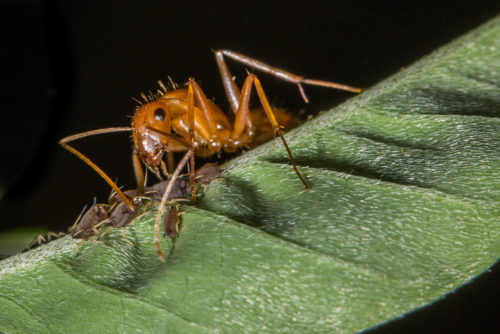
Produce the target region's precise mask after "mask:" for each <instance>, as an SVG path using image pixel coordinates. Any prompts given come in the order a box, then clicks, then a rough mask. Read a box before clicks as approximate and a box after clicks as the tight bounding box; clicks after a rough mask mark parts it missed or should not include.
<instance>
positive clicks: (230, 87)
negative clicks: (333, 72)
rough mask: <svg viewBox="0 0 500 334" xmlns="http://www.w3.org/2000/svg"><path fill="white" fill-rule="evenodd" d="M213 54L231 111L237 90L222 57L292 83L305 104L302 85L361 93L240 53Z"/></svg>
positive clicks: (342, 85) (236, 97) (221, 51)
mask: <svg viewBox="0 0 500 334" xmlns="http://www.w3.org/2000/svg"><path fill="white" fill-rule="evenodd" d="M214 53H215V59H216V61H217V65H218V66H219V71H220V75H221V78H222V83H223V85H224V89H225V90H226V95H227V97H228V99H229V103H230V104H231V107H232V108H233V111H235V110H236V109H238V105H237V103H238V96H239V94H238V88H237V87H236V84H235V83H234V81H233V78H232V76H231V73H230V72H229V69H228V68H227V65H226V63H225V60H224V56H225V57H228V58H229V59H232V60H234V61H236V62H238V63H241V64H243V65H247V66H249V67H252V68H255V69H256V70H259V71H261V72H264V73H268V74H271V75H273V76H275V77H277V78H279V79H281V80H284V81H288V82H291V83H294V84H296V85H297V87H298V88H299V91H300V95H302V98H303V99H304V101H305V102H306V103H308V102H309V99H308V98H307V96H306V93H305V92H304V88H303V87H302V84H307V85H313V86H322V87H327V88H333V89H340V90H345V91H348V92H353V93H361V89H360V88H356V87H351V86H347V85H344V84H339V83H336V82H330V81H322V80H314V79H306V78H304V77H302V76H299V75H296V74H293V73H290V72H287V71H284V70H282V69H279V68H277V67H274V66H270V65H268V64H266V63H263V62H261V61H258V60H256V59H253V58H250V57H247V56H245V55H242V54H241V53H237V52H233V51H229V50H216V51H214Z"/></svg>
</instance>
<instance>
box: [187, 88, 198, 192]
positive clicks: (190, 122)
mask: <svg viewBox="0 0 500 334" xmlns="http://www.w3.org/2000/svg"><path fill="white" fill-rule="evenodd" d="M193 83H194V80H193V79H189V84H188V94H187V99H188V127H189V144H190V146H191V160H190V180H191V197H192V198H193V202H194V201H196V190H195V188H194V90H193Z"/></svg>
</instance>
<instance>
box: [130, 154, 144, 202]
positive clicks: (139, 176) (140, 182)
mask: <svg viewBox="0 0 500 334" xmlns="http://www.w3.org/2000/svg"><path fill="white" fill-rule="evenodd" d="M132 165H133V166H134V175H135V180H136V181H137V189H138V190H139V194H142V193H143V192H144V188H145V187H146V178H145V176H144V170H143V169H142V165H141V160H140V159H139V156H137V153H135V152H134V153H132Z"/></svg>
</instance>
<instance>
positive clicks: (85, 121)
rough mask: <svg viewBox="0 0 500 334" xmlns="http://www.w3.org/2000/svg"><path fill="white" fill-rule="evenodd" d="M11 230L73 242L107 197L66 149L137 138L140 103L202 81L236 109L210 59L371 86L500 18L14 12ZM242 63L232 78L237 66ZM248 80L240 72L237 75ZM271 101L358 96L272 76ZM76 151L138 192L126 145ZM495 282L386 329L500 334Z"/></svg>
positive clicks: (426, 8)
mask: <svg viewBox="0 0 500 334" xmlns="http://www.w3.org/2000/svg"><path fill="white" fill-rule="evenodd" d="M0 6H1V10H0V12H1V14H0V15H1V17H0V18H1V20H0V21H1V23H0V27H1V34H2V44H3V45H2V49H3V52H2V57H3V58H2V80H3V86H4V88H3V89H2V94H3V98H2V105H3V107H2V109H1V118H0V140H1V147H0V153H1V154H0V156H1V164H0V185H7V186H8V187H9V190H8V192H7V194H6V195H5V196H4V198H3V199H2V200H1V201H0V229H1V230H2V231H4V230H7V229H9V228H13V227H20V226H44V227H47V228H49V229H51V230H55V231H60V230H63V231H64V230H66V229H67V227H68V226H70V225H72V223H73V222H74V220H75V219H76V217H77V216H78V214H79V213H80V211H81V209H82V208H83V206H84V205H85V204H90V203H91V202H92V200H93V198H94V196H96V197H97V198H98V201H100V202H104V201H105V199H106V197H107V195H108V194H109V187H108V186H107V184H106V183H105V182H104V181H103V180H101V179H100V178H99V177H98V176H97V174H95V172H94V171H92V170H91V169H90V168H89V167H88V166H86V165H85V164H84V163H83V162H82V161H80V160H79V159H77V158H76V157H74V156H72V155H71V154H70V153H69V152H67V151H65V150H64V149H62V148H61V147H60V146H59V145H58V144H57V140H58V139H60V138H62V137H64V136H68V135H71V134H75V133H79V132H83V131H87V130H93V129H99V128H106V127H113V126H128V125H129V122H130V116H131V115H132V114H133V111H134V108H135V102H133V101H132V99H131V98H132V97H138V96H139V93H140V92H141V91H147V90H149V89H151V90H156V88H157V86H156V80H158V79H162V80H166V78H167V76H171V77H172V78H173V79H174V81H176V82H178V83H184V82H185V81H186V80H187V78H188V77H190V76H192V77H194V78H195V79H197V81H198V82H199V83H200V84H201V86H202V88H203V89H204V90H205V92H206V94H207V95H208V96H213V97H215V101H216V103H217V104H219V105H220V106H221V107H222V108H226V107H227V103H226V102H225V96H224V93H223V90H222V87H221V84H220V80H219V76H218V72H217V66H216V64H215V61H214V57H213V54H212V52H211V50H212V49H218V48H227V49H231V50H235V51H239V52H241V53H244V54H246V55H249V56H252V57H255V58H257V59H259V60H262V61H266V62H268V63H270V64H272V65H276V66H279V67H282V68H284V69H287V70H289V71H292V72H295V73H297V74H301V75H306V76H307V77H310V78H317V79H325V80H333V81H338V82H343V83H347V84H352V85H355V86H360V87H366V88H368V87H370V86H372V85H374V84H375V83H377V82H378V81H380V80H382V79H384V78H386V77H387V76H388V75H391V74H393V73H395V72H397V71H398V70H399V69H401V68H402V67H406V66H409V65H411V64H412V63H413V62H414V61H416V60H418V59H419V58H421V57H422V56H424V55H426V54H428V53H429V52H431V51H433V50H434V49H436V48H437V47H439V46H442V45H445V44H447V43H449V42H450V41H451V40H453V39H454V38H456V37H458V36H460V35H462V34H463V33H465V32H467V31H469V30H471V29H473V28H475V27H476V26H478V25H479V24H481V23H483V22H485V21H486V20H488V19H490V18H492V17H494V16H496V15H497V14H499V13H500V2H499V1H498V0H496V1H472V0H470V1H458V0H456V1H415V2H412V3H404V2H400V1H385V2H383V1H280V2H278V1H276V2H271V1H251V2H243V1H227V2H224V1H199V2H193V1H176V2H173V1H166V0H165V1H143V2H142V1H141V2H135V1H62V0H58V1H39V0H38V1H36V0H32V1H27V0H13V1H7V2H6V1H3V2H1V3H0ZM233 65H234V66H233ZM230 66H231V69H232V70H234V74H236V76H237V78H239V79H241V78H243V77H244V74H245V72H244V70H245V68H244V67H243V66H238V65H235V64H234V63H231V64H230ZM261 79H262V81H263V85H264V87H265V88H266V91H267V93H268V95H269V96H270V97H271V101H273V102H274V103H276V104H278V105H282V106H287V107H288V108H289V109H290V110H291V111H293V110H294V111H296V112H298V111H299V110H301V109H305V110H306V113H313V114H314V113H315V112H317V111H318V110H321V109H324V108H327V107H328V106H331V105H334V104H337V103H339V102H341V101H343V100H345V99H346V98H348V97H350V96H351V94H348V93H344V92H336V91H329V90H326V89H322V88H312V87H307V88H306V89H307V92H308V95H309V98H310V99H311V103H310V104H309V105H305V104H304V103H303V102H302V100H301V99H300V96H299V94H298V92H297V89H296V87H295V86H293V85H291V84H287V83H282V82H279V81H277V80H275V79H273V78H270V77H268V76H264V75H262V76H261ZM75 146H76V147H77V148H78V149H80V150H81V151H82V152H84V153H85V154H87V155H88V156H89V157H90V158H91V159H93V160H94V161H95V162H96V163H97V164H99V165H100V166H101V167H102V168H103V169H104V170H105V171H106V172H108V173H109V175H110V176H111V177H112V178H117V179H118V183H119V185H123V186H125V187H126V188H131V187H134V185H135V181H134V177H133V171H132V167H131V161H130V154H131V142H130V139H129V138H128V135H127V134H107V135H102V136H98V137H90V138H87V139H85V140H82V141H81V142H77V143H75ZM498 272H499V270H498V265H497V266H496V267H495V268H494V271H493V273H489V274H486V275H484V276H483V277H481V279H480V280H479V281H476V282H475V283H474V284H473V285H470V286H466V287H464V288H461V289H460V290H459V291H458V292H457V293H456V294H453V295H451V296H449V297H447V298H446V299H445V300H443V301H441V302H438V303H436V304H435V305H434V306H433V307H431V308H427V309H425V310H421V311H419V312H416V313H413V314H411V315H410V316H408V317H406V318H404V319H402V320H398V321H395V322H392V323H391V324H389V325H385V326H382V327H381V328H379V329H378V330H377V331H376V332H377V333H385V332H387V333H389V332H390V333H392V332H415V333H420V332H436V333H437V332H457V331H460V330H463V331H464V332H490V331H491V332H493V329H494V327H495V326H497V325H498V322H499V320H498V319H497V318H496V316H497V315H498V314H500V313H499V311H500V309H499V307H498V302H497V301H498V297H499V296H500V293H499V289H498V287H497V285H498V284H496V282H498V278H499V277H500V275H499V274H498Z"/></svg>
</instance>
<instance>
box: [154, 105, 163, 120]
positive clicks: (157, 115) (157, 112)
mask: <svg viewBox="0 0 500 334" xmlns="http://www.w3.org/2000/svg"><path fill="white" fill-rule="evenodd" d="M155 119H156V120H157V121H159V122H161V121H163V120H164V119H165V110H163V109H162V108H158V109H156V110H155Z"/></svg>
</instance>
